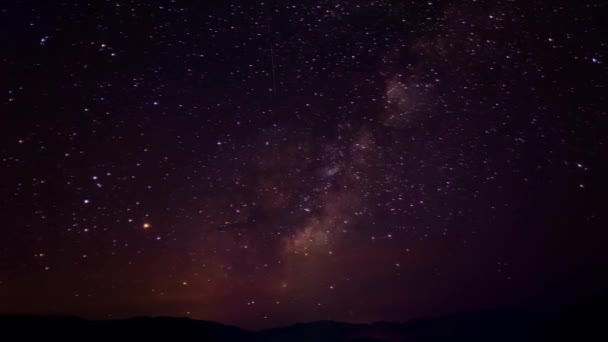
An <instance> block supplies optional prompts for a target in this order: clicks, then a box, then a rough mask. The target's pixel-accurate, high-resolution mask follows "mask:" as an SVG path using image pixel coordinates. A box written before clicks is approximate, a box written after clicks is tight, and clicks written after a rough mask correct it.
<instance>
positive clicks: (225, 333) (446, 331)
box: [0, 295, 608, 342]
mask: <svg viewBox="0 0 608 342" xmlns="http://www.w3.org/2000/svg"><path fill="white" fill-rule="evenodd" d="M606 304H608V296H606V295H604V296H601V297H599V298H597V299H596V300H594V301H591V302H588V303H586V304H583V305H579V306H577V307H574V308H572V309H571V310H568V311H565V312H562V313H558V314H555V313H553V314H549V313H545V314H529V313H522V312H473V313H463V314H457V315H450V316H445V317H439V318H425V319H415V320H411V321H407V322H404V323H391V322H377V323H372V324H353V323H343V322H335V321H319V322H311V323H298V324H294V325H291V326H287V327H281V328H273V329H267V330H261V331H250V330H245V329H241V328H238V327H234V326H229V325H223V324H220V323H216V322H209V321H198V320H193V319H189V318H172V317H154V318H152V317H141V318H133V319H125V320H107V321H91V320H84V319H80V318H77V317H55V316H50V317H43V316H1V317H0V336H1V337H2V340H7V341H8V340H11V338H13V339H14V338H17V339H18V340H27V341H29V340H34V339H36V340H42V341H51V340H53V341H54V340H57V341H118V340H137V341H146V340H148V341H150V340H151V341H218V342H231V341H253V342H288V341H289V342H304V341H317V342H330V341H331V342H372V341H375V342H378V341H387V342H389V341H390V342H393V341H394V342H397V341H407V342H421V341H424V342H435V341H486V342H487V341H518V342H521V341H608V333H607V331H606V329H605V322H606V318H608V315H607V314H606V309H605V308H606V307H607V306H606Z"/></svg>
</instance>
